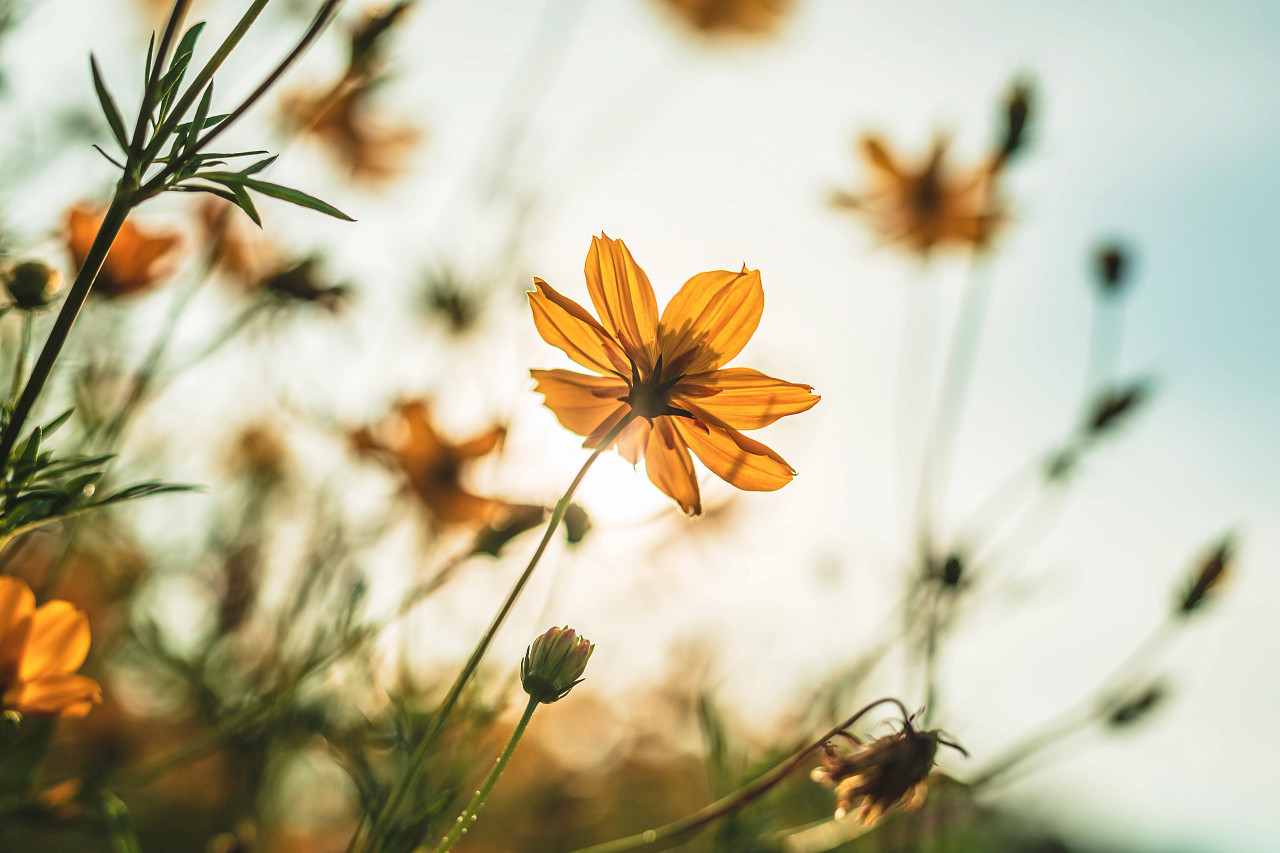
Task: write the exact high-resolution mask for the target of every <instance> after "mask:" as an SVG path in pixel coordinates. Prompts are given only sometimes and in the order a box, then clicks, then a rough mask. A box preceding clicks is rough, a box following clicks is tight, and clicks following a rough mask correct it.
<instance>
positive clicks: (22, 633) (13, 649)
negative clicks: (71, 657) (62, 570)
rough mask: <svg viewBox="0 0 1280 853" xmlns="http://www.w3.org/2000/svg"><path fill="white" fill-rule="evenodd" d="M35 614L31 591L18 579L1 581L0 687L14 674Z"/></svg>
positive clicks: (1, 578) (0, 578)
mask: <svg viewBox="0 0 1280 853" xmlns="http://www.w3.org/2000/svg"><path fill="white" fill-rule="evenodd" d="M35 611H36V597H35V596H34V595H32V593H31V588H30V587H28V586H27V585H26V584H25V583H23V582H22V581H20V580H18V579H17V578H14V577H9V576H7V575H6V576H2V577H0V683H3V680H4V679H5V678H12V677H13V676H14V675H16V674H17V671H18V661H19V660H21V659H22V650H23V649H24V648H26V645H27V637H28V635H29V634H30V632H31V616H32V614H33V613H35Z"/></svg>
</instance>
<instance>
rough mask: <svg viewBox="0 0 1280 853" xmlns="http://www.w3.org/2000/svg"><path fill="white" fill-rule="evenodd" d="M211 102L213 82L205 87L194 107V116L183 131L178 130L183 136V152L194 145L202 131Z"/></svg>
mask: <svg viewBox="0 0 1280 853" xmlns="http://www.w3.org/2000/svg"><path fill="white" fill-rule="evenodd" d="M211 100H213V81H212V80H210V81H209V85H208V86H206V87H205V89H204V94H203V95H201V96H200V103H199V104H198V105H197V106H196V116H195V118H193V119H192V120H191V121H190V122H189V123H188V124H187V127H186V129H185V130H179V131H178V133H179V135H180V136H185V140H184V141H183V143H182V147H183V150H184V151H190V150H191V148H192V146H194V145H195V143H196V139H197V137H199V136H200V131H202V130H204V123H205V119H207V118H208V117H209V102H210V101H211Z"/></svg>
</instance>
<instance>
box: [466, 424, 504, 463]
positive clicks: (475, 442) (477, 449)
mask: <svg viewBox="0 0 1280 853" xmlns="http://www.w3.org/2000/svg"><path fill="white" fill-rule="evenodd" d="M506 438H507V428H506V427H501V426H496V427H492V428H491V429H489V431H488V432H482V433H480V434H479V435H477V436H476V437H475V438H473V439H470V440H469V441H464V442H462V444H459V445H458V446H456V447H454V448H453V452H454V453H456V454H457V455H458V456H460V457H462V458H463V459H478V458H479V457H481V456H488V455H489V454H490V453H493V452H494V451H495V450H497V449H498V448H499V447H501V446H502V442H503V441H505V440H506Z"/></svg>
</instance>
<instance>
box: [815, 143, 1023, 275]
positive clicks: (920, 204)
mask: <svg viewBox="0 0 1280 853" xmlns="http://www.w3.org/2000/svg"><path fill="white" fill-rule="evenodd" d="M861 154H862V159H863V161H864V162H865V163H866V166H867V170H868V173H869V180H868V185H867V190H866V191H865V192H863V193H860V194H850V193H844V192H837V193H835V194H834V196H833V197H832V204H833V205H834V206H835V207H836V208H838V209H843V210H852V211H854V212H856V213H859V214H861V215H862V216H863V217H864V218H865V219H866V220H867V222H868V224H869V226H870V227H871V228H872V229H873V230H874V231H876V232H877V233H878V234H879V235H880V236H881V237H883V238H884V240H885V242H886V243H889V244H902V245H904V246H905V247H906V248H908V249H910V250H911V251H913V252H916V253H918V254H920V255H928V254H929V253H930V252H932V251H933V250H934V248H936V247H947V246H960V247H965V248H973V249H983V248H986V247H987V246H988V245H990V243H991V239H992V237H993V236H994V235H995V233H996V231H997V230H998V229H999V228H1000V226H1001V225H1003V224H1004V222H1005V221H1006V218H1007V217H1006V215H1005V212H1004V208H1003V206H1002V205H1001V204H1000V202H999V200H998V199H997V198H995V181H996V177H997V176H998V174H999V161H998V160H992V161H990V162H987V163H984V164H982V165H979V166H978V167H976V168H973V169H970V170H967V171H963V172H959V173H953V172H952V171H951V170H950V169H949V168H948V167H947V164H946V154H947V141H946V140H945V139H941V138H940V139H939V140H938V141H937V142H936V143H934V147H933V152H932V153H931V154H930V155H929V157H928V159H926V160H925V161H924V162H923V163H921V164H920V165H919V166H918V167H916V168H911V167H909V166H904V165H903V164H902V163H901V161H900V160H899V159H898V158H897V157H895V156H894V155H893V154H892V153H891V152H890V151H889V149H888V147H887V146H886V145H885V143H884V141H883V140H881V139H880V138H879V137H878V136H875V135H871V134H868V135H867V136H864V137H863V138H862V142H861Z"/></svg>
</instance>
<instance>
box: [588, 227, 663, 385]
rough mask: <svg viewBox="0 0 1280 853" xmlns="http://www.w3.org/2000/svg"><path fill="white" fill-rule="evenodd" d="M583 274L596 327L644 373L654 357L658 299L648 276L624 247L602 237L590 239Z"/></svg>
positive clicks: (620, 243) (655, 355)
mask: <svg viewBox="0 0 1280 853" xmlns="http://www.w3.org/2000/svg"><path fill="white" fill-rule="evenodd" d="M586 275H587V291H588V292H589V293H590V294H591V302H592V304H593V305H595V307H596V313H597V314H598V315H600V324H601V325H602V326H604V328H605V329H606V330H607V331H609V333H610V334H612V335H613V336H614V337H615V338H617V339H618V341H619V342H620V343H621V344H622V348H623V350H625V351H626V353H627V355H628V356H629V357H630V358H631V360H632V361H634V362H635V363H636V364H638V365H639V366H640V369H641V370H642V371H648V370H649V369H650V368H652V367H653V362H654V360H655V359H656V358H657V356H658V343H657V341H658V300H657V299H656V298H655V297H654V295H653V286H652V285H650V284H649V277H648V276H646V275H645V274H644V270H642V269H640V267H639V265H638V264H636V262H635V259H634V258H632V257H631V252H630V251H629V250H628V249H627V247H626V244H624V243H623V242H622V241H621V240H611V239H610V238H609V237H608V236H606V235H604V234H601V235H600V236H599V237H592V238H591V249H590V251H588V252H587V262H586Z"/></svg>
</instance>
